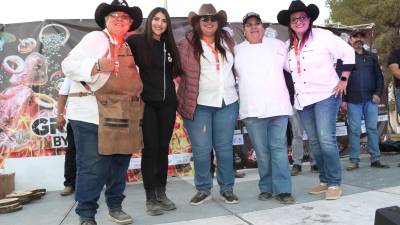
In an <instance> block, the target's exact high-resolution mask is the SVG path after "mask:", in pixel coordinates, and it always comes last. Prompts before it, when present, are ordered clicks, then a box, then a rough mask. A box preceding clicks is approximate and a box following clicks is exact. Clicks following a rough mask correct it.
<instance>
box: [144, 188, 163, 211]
mask: <svg viewBox="0 0 400 225" xmlns="http://www.w3.org/2000/svg"><path fill="white" fill-rule="evenodd" d="M146 212H147V214H149V215H150V216H158V215H161V214H163V211H162V207H161V205H160V203H159V202H158V201H157V197H156V192H155V190H154V189H146Z"/></svg>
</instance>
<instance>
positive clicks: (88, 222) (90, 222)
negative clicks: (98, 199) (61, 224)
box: [79, 220, 97, 225]
mask: <svg viewBox="0 0 400 225" xmlns="http://www.w3.org/2000/svg"><path fill="white" fill-rule="evenodd" d="M79 224H80V225H97V223H96V221H94V220H85V221H82V222H80V223H79Z"/></svg>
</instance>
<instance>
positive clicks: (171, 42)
mask: <svg viewBox="0 0 400 225" xmlns="http://www.w3.org/2000/svg"><path fill="white" fill-rule="evenodd" d="M159 12H161V13H162V14H164V15H165V18H166V20H167V29H166V30H165V31H164V33H162V34H161V39H160V40H161V41H163V42H165V46H166V49H167V51H168V52H169V53H171V57H172V75H173V76H174V77H175V76H180V75H182V73H183V71H182V66H181V61H180V57H179V52H178V48H177V47H176V43H175V38H174V34H173V33H172V25H171V17H170V16H169V13H168V11H167V10H166V9H165V8H162V7H156V8H154V9H153V10H151V12H150V13H149V16H148V17H147V20H146V26H145V29H144V37H145V40H146V42H147V44H148V45H149V47H150V48H152V47H153V42H154V40H153V30H152V28H151V23H152V21H153V18H154V17H155V15H156V14H157V13H159ZM147 52H148V53H150V52H151V51H147ZM151 58H152V57H151V56H149V54H146V57H145V63H146V64H151V62H149V61H150V60H151Z"/></svg>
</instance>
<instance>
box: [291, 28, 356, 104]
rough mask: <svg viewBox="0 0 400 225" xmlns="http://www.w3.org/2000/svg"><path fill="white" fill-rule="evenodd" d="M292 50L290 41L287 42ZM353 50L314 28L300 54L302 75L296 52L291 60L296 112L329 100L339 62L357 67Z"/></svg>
mask: <svg viewBox="0 0 400 225" xmlns="http://www.w3.org/2000/svg"><path fill="white" fill-rule="evenodd" d="M286 46H287V47H288V46H289V41H287V42H286ZM354 54H355V53H354V49H353V48H352V47H351V46H350V45H349V44H347V43H346V42H345V41H344V40H342V39H341V38H340V37H338V36H336V35H334V34H333V33H332V32H330V31H328V30H325V29H321V28H313V29H312V32H311V34H310V37H309V38H308V40H307V41H306V43H305V45H304V47H303V49H302V50H301V52H300V71H301V73H298V67H297V58H296V55H295V50H294V48H291V49H290V51H289V56H288V68H287V69H288V70H289V72H291V74H292V78H293V83H294V87H295V97H294V100H295V104H294V106H295V108H296V109H299V110H301V109H303V108H304V107H305V106H308V105H311V104H314V103H316V102H319V101H321V100H324V99H327V98H328V97H330V96H331V95H332V94H333V89H334V88H335V86H336V85H337V84H338V82H339V77H338V75H337V73H336V71H335V63H336V59H341V60H343V65H344V66H346V65H354V63H355V55H354Z"/></svg>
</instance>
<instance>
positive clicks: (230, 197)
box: [221, 191, 239, 204]
mask: <svg viewBox="0 0 400 225" xmlns="http://www.w3.org/2000/svg"><path fill="white" fill-rule="evenodd" d="M221 196H222V200H224V202H225V203H226V204H236V203H238V202H239V199H238V197H237V196H236V195H235V194H234V193H233V191H225V192H224V193H222V194H221Z"/></svg>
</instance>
